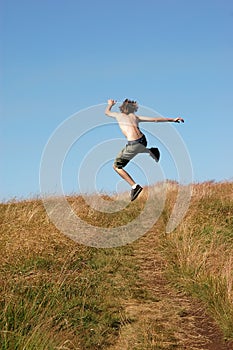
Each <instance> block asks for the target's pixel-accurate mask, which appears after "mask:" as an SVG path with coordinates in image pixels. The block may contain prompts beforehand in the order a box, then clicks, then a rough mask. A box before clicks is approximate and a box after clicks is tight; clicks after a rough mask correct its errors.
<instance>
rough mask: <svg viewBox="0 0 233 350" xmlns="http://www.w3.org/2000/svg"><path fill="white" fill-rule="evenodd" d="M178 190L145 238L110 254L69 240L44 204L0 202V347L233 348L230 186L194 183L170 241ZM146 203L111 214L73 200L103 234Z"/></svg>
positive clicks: (80, 349)
mask: <svg viewBox="0 0 233 350" xmlns="http://www.w3.org/2000/svg"><path fill="white" fill-rule="evenodd" d="M176 193H177V186H176V185H175V184H172V185H170V186H169V190H168V195H167V200H166V205H165V208H164V211H163V213H162V215H161V216H160V218H159V220H158V221H157V222H156V224H155V225H154V226H153V227H152V228H151V230H150V231H149V232H147V233H146V234H145V235H143V236H142V237H141V238H139V239H137V240H136V241H135V242H133V243H132V244H128V245H125V246H122V247H118V248H107V249H102V248H101V249H98V248H91V247H87V246H84V245H80V244H78V243H76V242H74V241H73V240H71V239H69V238H68V237H66V236H65V235H64V234H62V233H61V232H60V231H59V230H57V229H56V227H55V226H54V225H53V224H52V223H51V221H50V220H49V218H48V216H47V214H46V212H45V209H44V207H43V204H42V202H41V201H40V200H28V201H21V202H20V201H19V202H17V201H13V202H9V203H2V204H0V214H1V215H0V220H1V221H0V249H1V255H0V349H1V350H149V349H151V350H173V349H178V350H232V349H233V343H232V340H233V306H232V300H233V254H232V252H233V184H232V183H227V182H226V183H220V184H213V183H204V184H197V185H195V186H194V191H193V197H192V201H191V204H190V208H189V210H188V212H187V214H186V217H185V218H184V220H183V222H182V224H181V225H179V227H178V228H177V229H176V230H175V231H174V232H173V233H170V234H166V233H165V227H166V223H167V219H168V218H169V216H170V213H171V209H172V207H173V205H174V202H175V198H176ZM107 199H108V198H107ZM109 200H111V198H110V199H109ZM143 201H144V197H143V196H142V197H141V198H139V199H138V200H137V201H135V202H133V204H132V205H129V206H127V208H126V209H125V210H122V211H121V212H120V213H112V214H109V215H107V214H105V213H101V212H98V211H94V210H92V209H91V208H90V207H89V206H88V205H86V203H85V201H84V200H83V198H82V197H79V196H77V197H70V198H69V202H70V205H71V207H72V208H73V209H74V211H76V212H78V214H79V216H80V217H81V218H82V219H83V220H86V221H87V222H89V223H90V224H93V225H94V224H97V223H98V225H99V227H116V226H118V225H122V223H127V220H132V219H134V218H135V217H136V216H138V215H139V214H140V212H141V210H142V208H143V206H144V202H143ZM101 225H102V226H101Z"/></svg>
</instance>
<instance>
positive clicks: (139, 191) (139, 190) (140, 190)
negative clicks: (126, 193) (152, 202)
mask: <svg viewBox="0 0 233 350" xmlns="http://www.w3.org/2000/svg"><path fill="white" fill-rule="evenodd" d="M141 192H142V187H141V188H139V189H138V191H137V192H136V193H135V195H134V197H133V198H132V199H131V202H133V201H134V200H135V199H136V198H137V197H138V195H139V193H141Z"/></svg>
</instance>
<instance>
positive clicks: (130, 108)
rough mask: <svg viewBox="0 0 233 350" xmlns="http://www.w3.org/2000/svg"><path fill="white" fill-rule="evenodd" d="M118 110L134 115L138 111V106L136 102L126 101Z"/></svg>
mask: <svg viewBox="0 0 233 350" xmlns="http://www.w3.org/2000/svg"><path fill="white" fill-rule="evenodd" d="M119 108H120V111H121V112H122V113H125V114H129V113H134V112H136V111H137V110H138V104H137V101H131V100H128V99H126V100H124V102H123V103H122V105H121V106H120V107H119Z"/></svg>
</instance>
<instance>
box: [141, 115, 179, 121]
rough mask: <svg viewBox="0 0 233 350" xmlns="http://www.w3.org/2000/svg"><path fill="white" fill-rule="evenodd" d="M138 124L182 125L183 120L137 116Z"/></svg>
mask: <svg viewBox="0 0 233 350" xmlns="http://www.w3.org/2000/svg"><path fill="white" fill-rule="evenodd" d="M137 117H138V120H139V122H154V123H161V122H174V123H180V122H182V123H184V119H183V118H180V117H178V118H162V117H161V118H151V117H143V116H137Z"/></svg>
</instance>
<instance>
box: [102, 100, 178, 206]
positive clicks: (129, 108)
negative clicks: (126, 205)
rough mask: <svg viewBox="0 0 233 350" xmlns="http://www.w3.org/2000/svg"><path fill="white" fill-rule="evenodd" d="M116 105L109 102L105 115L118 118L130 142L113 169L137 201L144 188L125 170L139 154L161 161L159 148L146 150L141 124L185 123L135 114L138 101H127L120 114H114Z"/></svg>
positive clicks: (116, 160)
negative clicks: (113, 110) (128, 185)
mask: <svg viewBox="0 0 233 350" xmlns="http://www.w3.org/2000/svg"><path fill="white" fill-rule="evenodd" d="M115 104H116V101H115V100H108V105H107V108H106V110H105V114H106V115H107V116H108V117H113V118H116V120H117V122H118V124H119V127H120V129H121V131H122V132H123V134H124V135H125V137H126V138H127V140H128V143H127V145H126V146H125V147H124V148H123V149H122V150H121V151H120V153H119V154H118V155H117V157H116V159H115V161H114V164H113V168H114V170H115V171H116V172H117V173H118V174H119V175H120V176H121V177H122V178H123V179H124V180H125V181H127V182H128V183H129V184H130V186H131V187H132V190H131V201H133V200H135V199H136V198H137V196H138V195H139V193H140V192H141V191H142V187H141V186H140V185H139V184H137V183H136V182H135V181H134V180H133V179H132V177H131V176H130V175H129V174H128V173H127V172H126V171H125V170H124V169H123V168H124V167H125V166H126V165H127V164H128V162H129V161H130V160H131V159H132V158H133V157H135V156H136V155H137V154H138V153H148V154H149V155H150V156H151V157H152V158H153V159H154V160H155V161H156V162H158V161H159V157H160V153H159V150H158V148H153V147H152V148H146V146H147V140H146V137H145V135H144V134H143V133H142V132H141V130H140V129H139V125H138V124H139V123H140V122H155V123H158V122H175V123H179V122H184V120H183V119H182V118H151V117H145V116H144V117H143V116H138V115H136V114H135V112H137V110H138V105H137V102H136V101H131V100H128V99H126V100H125V101H124V102H123V103H122V105H121V106H120V107H119V108H120V113H117V112H112V111H111V109H112V107H113V106H114V105H115Z"/></svg>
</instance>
